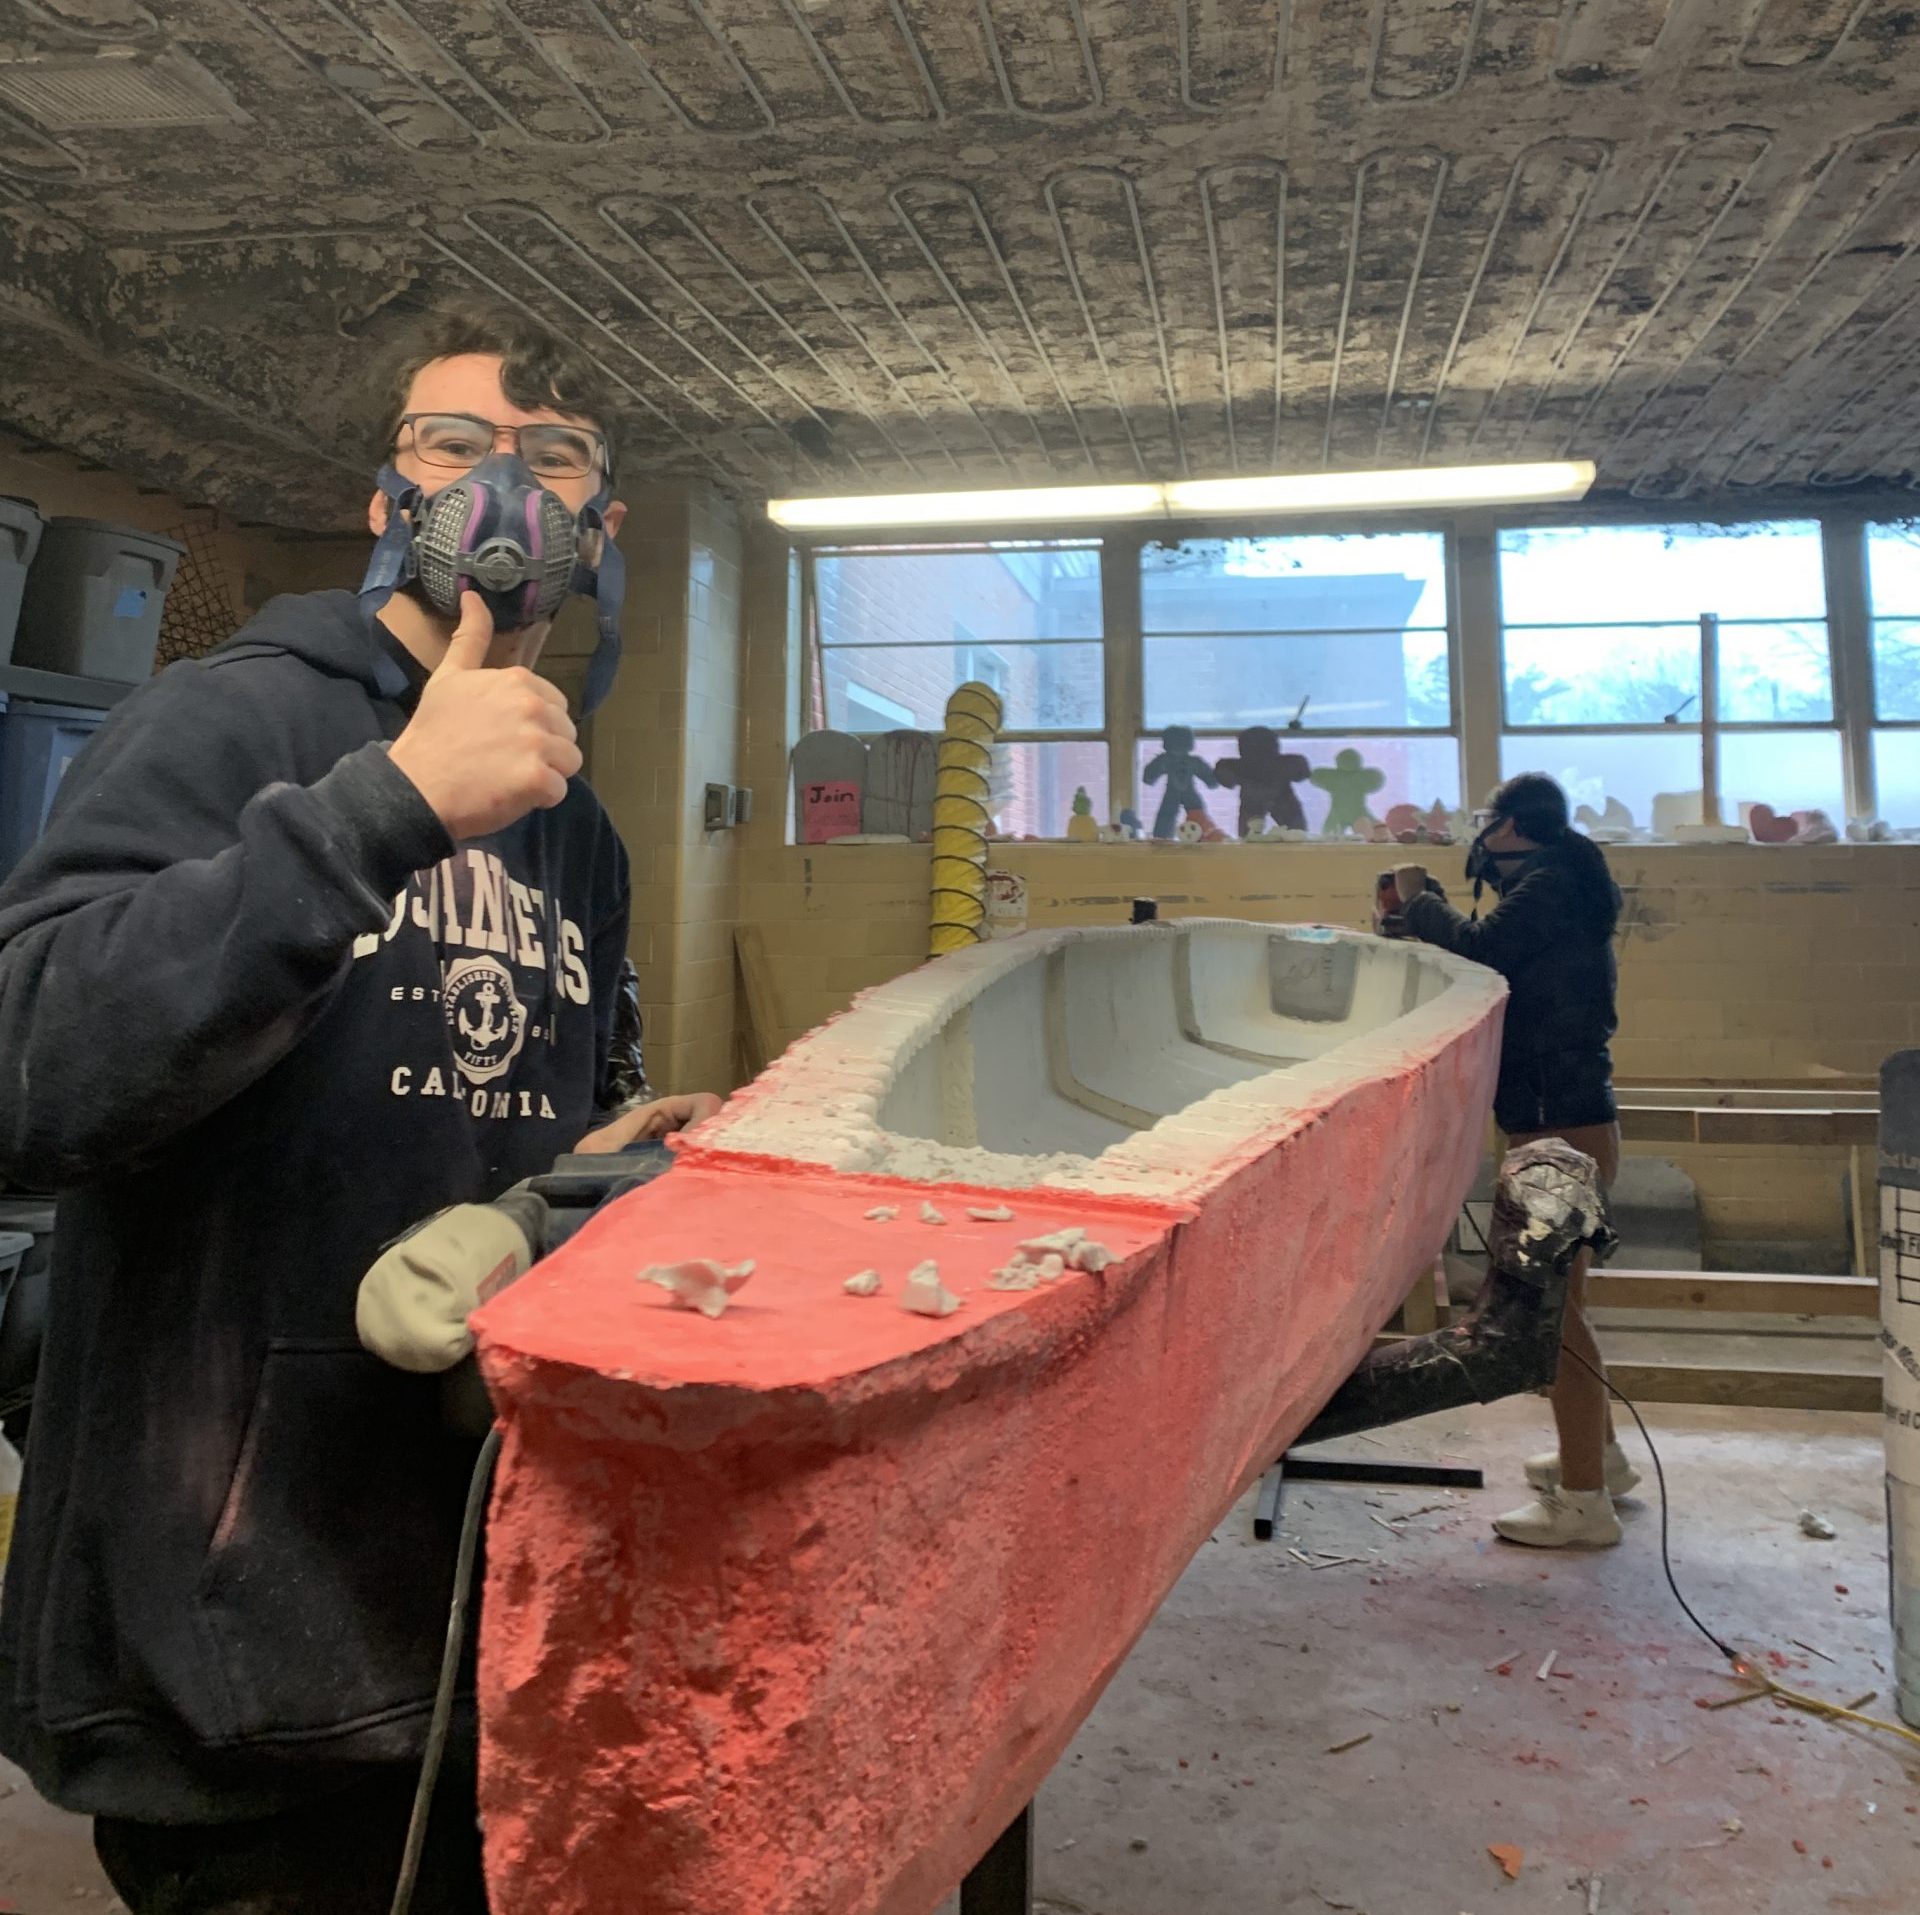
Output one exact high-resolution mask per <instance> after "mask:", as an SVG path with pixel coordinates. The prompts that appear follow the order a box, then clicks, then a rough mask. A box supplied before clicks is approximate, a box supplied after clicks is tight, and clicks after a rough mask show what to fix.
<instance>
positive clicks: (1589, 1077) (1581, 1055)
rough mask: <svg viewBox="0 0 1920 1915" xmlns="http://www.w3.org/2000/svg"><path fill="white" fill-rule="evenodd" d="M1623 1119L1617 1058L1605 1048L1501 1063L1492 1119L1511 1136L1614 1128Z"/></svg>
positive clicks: (1545, 1054) (1552, 1053)
mask: <svg viewBox="0 0 1920 1915" xmlns="http://www.w3.org/2000/svg"><path fill="white" fill-rule="evenodd" d="M1619 1115H1620V1108H1619V1106H1618V1105H1617V1104H1616V1103H1615V1102H1614V1100H1613V1058H1612V1056H1611V1055H1610V1054H1609V1053H1608V1052H1606V1051H1604V1050H1598V1051H1549V1052H1545V1053H1543V1054H1541V1055H1539V1056H1535V1057H1503V1058H1502V1059H1501V1060H1500V1081H1499V1083H1498V1085H1496V1086H1495V1089H1494V1093H1493V1121H1494V1122H1495V1123H1496V1124H1498V1125H1499V1126H1500V1128H1501V1129H1502V1130H1503V1131H1505V1132H1506V1134H1507V1135H1508V1136H1509V1137H1511V1136H1512V1135H1514V1134H1515V1132H1526V1131H1536V1130H1578V1129H1580V1128H1582V1127H1583V1126H1585V1125H1588V1124H1610V1123H1612V1122H1613V1121H1614V1119H1615V1118H1617V1117H1618V1116H1619Z"/></svg>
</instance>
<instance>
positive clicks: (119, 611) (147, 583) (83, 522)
mask: <svg viewBox="0 0 1920 1915" xmlns="http://www.w3.org/2000/svg"><path fill="white" fill-rule="evenodd" d="M186 549H187V548H186V547H185V546H184V545H179V544H176V543H175V542H174V541H173V540H172V539H164V538H162V537H160V535H159V534H158V533H156V532H140V531H136V530H135V529H134V528H133V527H132V526H130V525H110V524H108V523H107V521H106V520H104V519H49V520H48V521H47V529H46V532H45V535H44V536H43V537H42V538H41V540H40V552H39V556H38V557H36V558H35V560H34V561H33V567H32V569H31V570H30V571H29V572H28V574H27V590H26V596H25V598H24V599H23V600H22V602H21V606H20V629H19V631H18V633H17V634H16V635H15V638H14V641H13V662H14V663H15V664H16V665H37V666H38V667H39V668H40V669H41V670H42V671H48V672H74V673H77V674H79V675H80V676H81V677H83V678H109V679H112V680H113V681H114V682H115V683H116V684H122V685H137V684H139V682H140V681H141V680H142V679H143V678H146V677H148V676H150V675H151V673H152V671H153V654H154V649H155V647H156V646H158V645H159V643H160V614H161V612H162V611H163V610H164V609H165V607H166V602H167V593H168V591H169V589H170V588H171V587H172V585H173V574H174V569H175V568H176V567H177V566H178V565H179V563H180V561H181V559H182V558H183V557H184V556H185V554H186Z"/></svg>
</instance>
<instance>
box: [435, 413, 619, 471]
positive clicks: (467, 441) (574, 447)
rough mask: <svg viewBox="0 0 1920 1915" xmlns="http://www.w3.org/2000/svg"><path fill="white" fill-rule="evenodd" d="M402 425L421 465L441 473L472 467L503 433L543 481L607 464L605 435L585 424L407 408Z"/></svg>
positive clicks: (591, 469)
mask: <svg viewBox="0 0 1920 1915" xmlns="http://www.w3.org/2000/svg"><path fill="white" fill-rule="evenodd" d="M400 425H401V426H402V427H410V428H411V429H412V432H413V450H414V453H415V456H416V457H418V459H419V460H420V462H421V464H423V465H430V466H436V467H438V468H439V469H440V470H441V471H443V472H466V471H470V470H471V469H472V468H473V467H474V466H476V465H478V464H479V463H480V461H481V460H482V459H484V458H485V457H486V456H487V454H488V453H489V452H491V451H492V450H493V448H494V446H495V444H496V443H497V442H498V440H499V437H500V435H501V433H503V432H510V433H512V434H513V443H514V450H515V451H516V452H518V453H519V455H520V457H521V458H522V459H524V460H525V461H526V463H527V464H528V466H530V467H531V468H532V470H533V471H535V472H536V473H538V474H539V475H540V477H541V478H543V479H584V478H585V477H586V476H587V475H588V474H589V473H590V472H592V471H594V470H595V469H596V468H598V467H600V466H603V465H605V463H606V457H607V442H606V439H605V438H604V437H603V436H602V435H601V434H600V433H598V432H595V431H593V430H592V428H591V427H588V426H560V425H532V426H497V425H495V424H494V423H493V421H492V420H491V419H477V418H475V417H474V416H473V415H472V414H471V413H467V412H409V413H406V414H404V415H403V416H402V417H401V420H400Z"/></svg>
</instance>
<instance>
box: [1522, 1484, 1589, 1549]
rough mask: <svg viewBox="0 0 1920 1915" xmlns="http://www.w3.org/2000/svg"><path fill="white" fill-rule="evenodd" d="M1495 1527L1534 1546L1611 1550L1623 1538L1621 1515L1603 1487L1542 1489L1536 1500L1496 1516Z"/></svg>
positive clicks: (1539, 1547) (1535, 1547) (1537, 1547)
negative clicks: (1614, 1508)
mask: <svg viewBox="0 0 1920 1915" xmlns="http://www.w3.org/2000/svg"><path fill="white" fill-rule="evenodd" d="M1493 1527H1494V1531H1495V1533H1496V1534H1497V1535H1501V1536H1504V1537H1505V1538H1506V1539H1507V1541H1508V1542H1510V1543H1526V1544H1528V1545H1529V1546H1530V1547H1532V1548H1534V1549H1566V1548H1568V1547H1570V1546H1571V1547H1573V1548H1577V1549H1611V1548H1612V1547H1613V1545H1614V1544H1615V1543H1617V1542H1618V1541H1619V1540H1620V1518H1619V1517H1618V1516H1616V1515H1615V1514H1614V1513H1613V1498H1612V1497H1611V1496H1609V1495H1608V1494H1607V1492H1606V1491H1605V1490H1603V1489H1543V1490H1542V1491H1541V1492H1540V1496H1539V1500H1538V1501H1537V1502H1532V1503H1528V1504H1527V1505H1526V1506H1525V1507H1524V1508H1521V1509H1510V1510H1508V1511H1507V1513H1506V1514H1505V1515H1504V1516H1496V1517H1495V1518H1494V1519H1493Z"/></svg>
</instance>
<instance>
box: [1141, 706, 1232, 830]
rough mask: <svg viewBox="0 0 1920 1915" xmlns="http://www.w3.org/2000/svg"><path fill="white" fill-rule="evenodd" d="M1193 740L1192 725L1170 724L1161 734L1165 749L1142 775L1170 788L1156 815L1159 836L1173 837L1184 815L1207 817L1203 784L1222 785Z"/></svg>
mask: <svg viewBox="0 0 1920 1915" xmlns="http://www.w3.org/2000/svg"><path fill="white" fill-rule="evenodd" d="M1193 742H1194V741H1193V732H1192V730H1191V728H1190V727H1188V726H1186V725H1169V726H1168V727H1167V728H1166V730H1165V731H1163V732H1162V733H1161V734H1160V745H1161V749H1160V750H1159V752H1157V753H1156V754H1155V755H1154V757H1153V759H1152V760H1151V762H1150V763H1149V764H1148V765H1147V768H1146V769H1145V770H1144V771H1143V772H1141V774H1140V778H1141V782H1142V783H1144V784H1149V785H1157V784H1159V783H1160V781H1161V780H1162V779H1165V780H1166V786H1167V788H1166V791H1165V792H1164V793H1163V794H1162V796H1161V799H1160V808H1159V810H1158V811H1156V812H1155V813H1154V817H1153V835H1154V836H1155V837H1156V838H1171V837H1173V836H1174V835H1175V827H1176V826H1177V825H1178V824H1179V822H1180V819H1181V818H1182V817H1183V816H1184V817H1191V816H1192V814H1193V813H1194V812H1195V811H1199V812H1201V813H1202V815H1203V816H1204V815H1205V809H1206V808H1205V806H1204V805H1202V804H1201V802H1200V787H1201V786H1202V785H1212V786H1214V787H1216V788H1217V787H1218V786H1219V783H1220V780H1219V777H1218V776H1217V774H1216V773H1215V771H1214V769H1213V767H1212V766H1211V765H1210V764H1208V763H1207V761H1206V760H1205V759H1204V758H1202V757H1201V756H1200V754H1199V753H1198V752H1196V751H1195V750H1194V748H1193Z"/></svg>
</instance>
